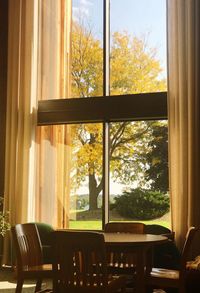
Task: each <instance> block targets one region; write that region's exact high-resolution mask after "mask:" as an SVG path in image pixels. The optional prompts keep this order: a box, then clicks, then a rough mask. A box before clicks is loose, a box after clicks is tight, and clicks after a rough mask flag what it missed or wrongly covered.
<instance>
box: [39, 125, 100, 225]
mask: <svg viewBox="0 0 200 293" xmlns="http://www.w3.org/2000/svg"><path fill="white" fill-rule="evenodd" d="M38 142H40V146H39V152H38V154H39V156H38V164H39V166H40V168H38V180H39V186H40V188H39V190H38V191H37V206H38V208H37V209H36V210H37V213H38V214H37V217H36V218H37V219H38V220H40V221H42V222H47V223H50V224H52V225H53V226H55V227H59V228H75V229H102V152H103V147H102V124H76V125H57V126H56V125H54V126H43V127H38Z"/></svg>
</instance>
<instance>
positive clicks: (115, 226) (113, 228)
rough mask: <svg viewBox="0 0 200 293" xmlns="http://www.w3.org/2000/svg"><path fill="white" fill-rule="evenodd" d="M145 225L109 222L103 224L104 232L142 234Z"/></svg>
mask: <svg viewBox="0 0 200 293" xmlns="http://www.w3.org/2000/svg"><path fill="white" fill-rule="evenodd" d="M144 231H145V224H143V223H139V222H109V223H107V224H105V232H110V233H112V232H114V233H115V232H117V233H134V234H143V233H144Z"/></svg>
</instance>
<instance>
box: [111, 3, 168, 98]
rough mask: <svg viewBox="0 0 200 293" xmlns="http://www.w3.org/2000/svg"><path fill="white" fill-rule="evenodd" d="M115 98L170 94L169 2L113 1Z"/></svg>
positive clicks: (112, 44)
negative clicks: (118, 96)
mask: <svg viewBox="0 0 200 293" xmlns="http://www.w3.org/2000/svg"><path fill="white" fill-rule="evenodd" d="M110 3H111V5H110V19H111V20H110V26H111V36H110V37H111V48H110V68H111V74H110V92H111V95H116V94H117V95H118V94H135V93H146V92H159V91H166V1H165V0H139V1H138V0H124V1H121V0H111V1H110Z"/></svg>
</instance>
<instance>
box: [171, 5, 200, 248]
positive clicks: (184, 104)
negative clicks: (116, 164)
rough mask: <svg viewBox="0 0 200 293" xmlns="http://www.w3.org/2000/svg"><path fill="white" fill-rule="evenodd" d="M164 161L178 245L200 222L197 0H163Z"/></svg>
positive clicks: (199, 21)
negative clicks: (165, 56)
mask: <svg viewBox="0 0 200 293" xmlns="http://www.w3.org/2000/svg"><path fill="white" fill-rule="evenodd" d="M168 62H169V63H168V64H169V68H168V69H169V71H168V73H169V83H168V109H169V167H170V194H171V205H172V206H171V208H172V228H173V230H174V231H175V233H176V237H177V241H178V245H179V246H181V245H182V244H183V240H184V237H185V234H186V231H187V229H188V227H189V226H199V225H200V208H199V207H200V103H199V100H200V82H199V80H200V1H199V0H168Z"/></svg>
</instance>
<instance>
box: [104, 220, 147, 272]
mask: <svg viewBox="0 0 200 293" xmlns="http://www.w3.org/2000/svg"><path fill="white" fill-rule="evenodd" d="M144 230H145V224H143V223H140V222H109V223H107V224H106V225H105V232H107V233H108V232H109V233H133V234H143V233H144ZM107 262H108V264H109V266H110V268H111V271H113V270H116V271H117V270H118V268H120V270H121V269H125V268H126V270H128V269H132V268H133V267H135V264H136V255H135V254H133V253H132V252H131V253H129V252H128V251H127V252H124V251H121V248H120V247H112V248H110V249H108V250H107Z"/></svg>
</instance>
